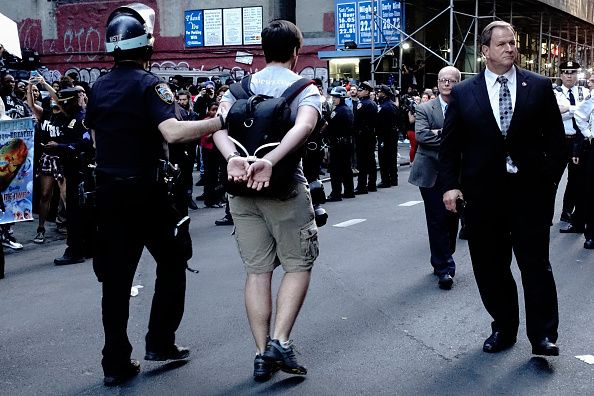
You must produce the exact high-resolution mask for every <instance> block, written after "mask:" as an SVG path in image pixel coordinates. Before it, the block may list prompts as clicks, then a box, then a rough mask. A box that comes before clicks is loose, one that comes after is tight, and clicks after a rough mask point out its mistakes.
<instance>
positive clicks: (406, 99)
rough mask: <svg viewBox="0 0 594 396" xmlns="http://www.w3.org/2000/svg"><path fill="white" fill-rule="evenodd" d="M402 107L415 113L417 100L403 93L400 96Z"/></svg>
mask: <svg viewBox="0 0 594 396" xmlns="http://www.w3.org/2000/svg"><path fill="white" fill-rule="evenodd" d="M400 107H401V108H402V109H404V110H406V111H408V112H409V113H412V114H414V113H415V111H416V109H417V102H415V100H414V99H413V98H412V97H411V96H409V95H403V96H402V97H401V98H400Z"/></svg>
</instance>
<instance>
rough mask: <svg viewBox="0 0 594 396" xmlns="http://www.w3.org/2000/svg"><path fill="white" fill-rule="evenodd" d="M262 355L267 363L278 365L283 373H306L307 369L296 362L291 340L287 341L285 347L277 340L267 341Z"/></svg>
mask: <svg viewBox="0 0 594 396" xmlns="http://www.w3.org/2000/svg"><path fill="white" fill-rule="evenodd" d="M262 357H263V358H264V359H265V360H267V361H268V362H269V363H274V364H276V365H278V367H279V368H280V369H281V370H282V371H284V372H285V373H289V374H297V375H305V374H307V369H306V368H305V367H303V366H302V365H300V364H299V363H297V359H296V358H295V351H294V350H293V344H292V342H291V341H289V346H288V347H287V348H284V347H283V346H282V345H281V343H280V341H279V340H270V341H268V344H266V349H265V350H264V354H263V355H262Z"/></svg>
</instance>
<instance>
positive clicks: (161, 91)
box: [155, 83, 175, 104]
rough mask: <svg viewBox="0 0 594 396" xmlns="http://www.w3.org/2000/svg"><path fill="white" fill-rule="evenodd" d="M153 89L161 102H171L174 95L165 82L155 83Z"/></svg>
mask: <svg viewBox="0 0 594 396" xmlns="http://www.w3.org/2000/svg"><path fill="white" fill-rule="evenodd" d="M155 91H156V92H157V95H158V96H159V98H160V99H161V100H162V101H163V102H165V103H167V104H173V101H174V100H175V97H174V96H173V92H171V88H169V85H167V83H159V84H157V85H155Z"/></svg>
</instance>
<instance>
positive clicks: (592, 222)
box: [576, 140, 594, 239]
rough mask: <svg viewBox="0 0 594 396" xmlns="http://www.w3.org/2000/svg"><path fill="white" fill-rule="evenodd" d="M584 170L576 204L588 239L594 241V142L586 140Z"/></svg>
mask: <svg viewBox="0 0 594 396" xmlns="http://www.w3.org/2000/svg"><path fill="white" fill-rule="evenodd" d="M580 164H581V166H582V168H583V179H582V181H583V188H582V189H581V193H580V194H579V197H578V201H577V204H576V212H578V215H579V214H580V213H582V214H583V220H584V224H585V226H586V231H585V233H584V235H585V237H586V239H594V140H592V141H590V140H586V142H585V143H584V151H583V154H582V156H581V157H580Z"/></svg>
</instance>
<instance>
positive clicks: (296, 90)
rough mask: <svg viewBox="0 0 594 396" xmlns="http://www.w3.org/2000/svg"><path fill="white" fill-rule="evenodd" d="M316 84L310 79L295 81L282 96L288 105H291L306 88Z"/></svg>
mask: <svg viewBox="0 0 594 396" xmlns="http://www.w3.org/2000/svg"><path fill="white" fill-rule="evenodd" d="M313 83H314V82H313V80H310V79H309V78H301V79H299V80H297V81H295V82H294V83H293V84H291V86H290V87H289V88H287V89H286V90H285V92H283V94H282V95H281V96H282V97H283V98H285V99H286V101H287V103H291V102H292V101H293V99H295V98H296V97H297V95H299V94H300V93H301V92H302V91H303V90H304V89H305V88H307V87H308V86H310V85H312V84H313Z"/></svg>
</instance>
